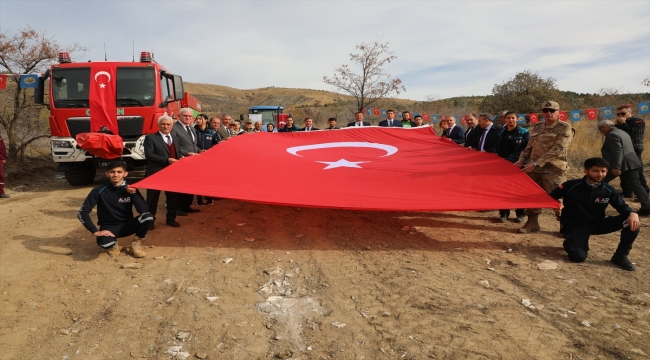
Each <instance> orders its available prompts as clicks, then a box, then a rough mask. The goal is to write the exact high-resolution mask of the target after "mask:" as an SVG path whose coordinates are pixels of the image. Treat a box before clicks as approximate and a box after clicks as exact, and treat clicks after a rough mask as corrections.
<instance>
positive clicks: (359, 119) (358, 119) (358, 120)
mask: <svg viewBox="0 0 650 360" xmlns="http://www.w3.org/2000/svg"><path fill="white" fill-rule="evenodd" d="M352 126H354V127H364V126H372V125H370V123H369V122H366V121H363V112H361V111H358V112H356V113H355V114H354V121H353V122H351V123H348V126H347V127H352Z"/></svg>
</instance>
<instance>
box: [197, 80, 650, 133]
mask: <svg viewBox="0 0 650 360" xmlns="http://www.w3.org/2000/svg"><path fill="white" fill-rule="evenodd" d="M185 88H186V91H188V92H189V93H191V94H192V95H194V96H196V97H197V98H198V99H199V100H200V101H201V103H202V108H203V112H205V113H207V114H208V115H216V114H222V113H230V114H232V115H234V116H235V117H237V115H239V114H246V113H247V112H248V108H249V107H251V106H255V105H280V106H283V107H284V109H285V112H288V113H292V114H294V116H295V117H297V118H298V119H300V118H303V117H312V118H314V120H315V121H316V126H324V125H325V123H326V120H327V118H329V117H336V118H338V119H339V120H340V123H343V122H345V121H352V119H353V117H354V116H353V111H352V110H350V109H349V108H347V107H346V106H345V105H344V104H343V102H345V100H352V98H351V97H347V96H340V95H338V94H336V93H335V92H331V91H325V90H313V89H290V88H280V87H266V88H260V89H248V90H241V89H235V88H231V87H227V86H222V85H212V84H198V83H185ZM561 94H562V96H561V97H562V98H561V99H555V100H557V101H558V102H559V103H560V104H561V106H562V108H563V109H565V110H572V109H586V108H591V107H603V106H616V105H619V104H625V103H638V102H641V101H650V93H640V94H604V93H603V94H582V93H575V92H572V91H562V92H561ZM489 96H490V95H485V96H459V97H453V98H447V99H439V100H432V101H414V100H408V99H394V98H388V99H383V100H381V101H378V102H376V103H374V104H372V105H371V106H372V107H377V108H380V109H387V108H394V109H396V110H398V111H403V110H410V111H411V112H426V113H434V114H435V113H437V114H445V113H446V114H465V113H469V112H474V113H477V112H480V111H481V104H482V102H483V101H484V99H486V98H488V97H489ZM341 100H343V101H341ZM515 110H516V109H515ZM366 120H368V121H370V122H371V123H376V122H378V121H379V120H381V119H380V117H377V116H367V117H366Z"/></svg>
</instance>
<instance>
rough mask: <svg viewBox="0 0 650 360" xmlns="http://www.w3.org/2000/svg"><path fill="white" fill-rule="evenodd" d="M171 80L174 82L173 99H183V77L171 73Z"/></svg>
mask: <svg viewBox="0 0 650 360" xmlns="http://www.w3.org/2000/svg"><path fill="white" fill-rule="evenodd" d="M172 81H173V82H174V100H175V101H179V100H183V97H184V96H185V89H184V87H183V78H182V77H181V76H180V75H172Z"/></svg>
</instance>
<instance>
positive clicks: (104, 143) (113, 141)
mask: <svg viewBox="0 0 650 360" xmlns="http://www.w3.org/2000/svg"><path fill="white" fill-rule="evenodd" d="M75 140H76V141H77V145H79V147H80V148H82V149H84V150H86V151H88V152H89V153H91V154H92V155H94V156H97V157H99V158H102V159H108V160H110V159H117V158H119V157H120V156H122V150H123V149H124V144H123V142H122V137H121V136H119V135H109V134H104V133H80V134H77V136H76V137H75Z"/></svg>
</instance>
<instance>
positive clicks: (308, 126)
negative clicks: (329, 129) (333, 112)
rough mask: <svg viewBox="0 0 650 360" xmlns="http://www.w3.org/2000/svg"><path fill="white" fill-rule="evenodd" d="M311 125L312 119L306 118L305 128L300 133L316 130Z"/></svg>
mask: <svg viewBox="0 0 650 360" xmlns="http://www.w3.org/2000/svg"><path fill="white" fill-rule="evenodd" d="M313 123H314V121H313V120H312V118H306V119H305V127H304V128H302V129H300V131H315V130H318V128H315V127H313V126H312V125H313Z"/></svg>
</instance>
